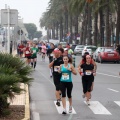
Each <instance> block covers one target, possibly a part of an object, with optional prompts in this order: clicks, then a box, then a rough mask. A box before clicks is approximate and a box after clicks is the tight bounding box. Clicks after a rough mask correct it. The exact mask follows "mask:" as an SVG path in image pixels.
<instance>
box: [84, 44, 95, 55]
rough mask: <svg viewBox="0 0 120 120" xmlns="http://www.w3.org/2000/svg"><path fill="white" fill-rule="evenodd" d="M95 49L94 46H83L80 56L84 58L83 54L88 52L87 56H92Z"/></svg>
mask: <svg viewBox="0 0 120 120" xmlns="http://www.w3.org/2000/svg"><path fill="white" fill-rule="evenodd" d="M96 49H97V47H96V46H93V45H86V46H84V48H83V50H82V56H84V54H85V52H88V53H89V55H91V56H92V55H93V53H94V52H95V50H96Z"/></svg>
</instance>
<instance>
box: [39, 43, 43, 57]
mask: <svg viewBox="0 0 120 120" xmlns="http://www.w3.org/2000/svg"><path fill="white" fill-rule="evenodd" d="M41 46H42V43H41V42H39V43H38V49H39V54H40V55H41V49H42V48H41Z"/></svg>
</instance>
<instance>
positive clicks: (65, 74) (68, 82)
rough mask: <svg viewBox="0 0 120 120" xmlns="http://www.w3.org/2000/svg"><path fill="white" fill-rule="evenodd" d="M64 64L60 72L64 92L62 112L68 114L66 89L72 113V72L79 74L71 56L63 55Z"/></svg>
mask: <svg viewBox="0 0 120 120" xmlns="http://www.w3.org/2000/svg"><path fill="white" fill-rule="evenodd" d="M63 61H64V64H62V65H60V73H61V74H62V76H61V79H60V81H61V92H62V104H63V112H62V114H67V112H66V90H67V97H68V100H69V113H72V95H71V93H72V88H73V83H72V76H71V73H73V74H74V75H77V72H76V70H75V68H74V66H73V65H72V64H71V63H72V61H71V58H69V57H68V56H64V57H63Z"/></svg>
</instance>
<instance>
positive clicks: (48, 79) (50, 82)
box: [40, 72, 54, 85]
mask: <svg viewBox="0 0 120 120" xmlns="http://www.w3.org/2000/svg"><path fill="white" fill-rule="evenodd" d="M40 74H41V75H42V76H43V77H44V78H46V79H47V80H48V81H49V82H50V83H52V85H54V83H53V82H52V81H50V79H48V78H47V77H46V76H45V75H44V74H43V73H42V72H40Z"/></svg>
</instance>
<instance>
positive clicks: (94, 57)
mask: <svg viewBox="0 0 120 120" xmlns="http://www.w3.org/2000/svg"><path fill="white" fill-rule="evenodd" d="M104 48H105V47H98V48H97V49H96V50H95V52H94V53H93V59H94V60H95V61H96V62H97V61H98V55H99V53H100V52H102V50H103V49H104Z"/></svg>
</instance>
